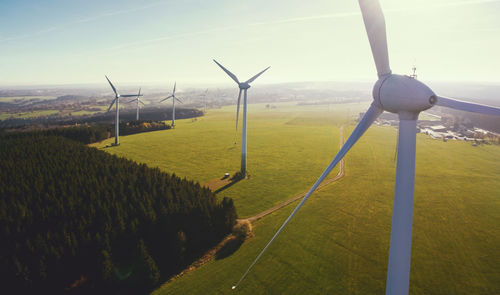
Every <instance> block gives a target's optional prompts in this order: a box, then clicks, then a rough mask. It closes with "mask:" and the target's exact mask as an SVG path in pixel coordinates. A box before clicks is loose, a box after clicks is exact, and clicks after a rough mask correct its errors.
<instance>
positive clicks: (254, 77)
mask: <svg viewBox="0 0 500 295" xmlns="http://www.w3.org/2000/svg"><path fill="white" fill-rule="evenodd" d="M269 68H270V67H267V68H265V69H264V70H263V71H262V72H260V73H258V74H257V75H255V76H253V77H252V78H250V79H248V80H247V81H246V82H245V83H252V82H253V81H254V80H255V79H257V78H258V77H259V76H260V75H262V74H263V73H264V72H265V71H267V69H269Z"/></svg>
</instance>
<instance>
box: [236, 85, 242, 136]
mask: <svg viewBox="0 0 500 295" xmlns="http://www.w3.org/2000/svg"><path fill="white" fill-rule="evenodd" d="M242 91H243V90H242V89H240V93H239V94H238V103H237V104H236V130H238V117H239V115H240V100H241V92H242Z"/></svg>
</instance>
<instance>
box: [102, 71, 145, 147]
mask: <svg viewBox="0 0 500 295" xmlns="http://www.w3.org/2000/svg"><path fill="white" fill-rule="evenodd" d="M104 77H106V80H108V82H109V85H110V86H111V88H113V92H114V93H115V98H114V99H113V101H112V102H111V104H110V105H109V108H108V110H107V111H106V112H109V110H111V107H113V104H115V103H116V116H115V144H114V145H119V144H120V142H119V135H120V134H119V132H120V108H119V106H120V97H134V96H137V97H139V96H142V94H140V93H138V94H118V92H117V91H116V88H115V86H114V85H113V83H111V81H109V78H108V76H106V75H105V76H104ZM139 92H140V91H139Z"/></svg>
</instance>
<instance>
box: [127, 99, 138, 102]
mask: <svg viewBox="0 0 500 295" xmlns="http://www.w3.org/2000/svg"><path fill="white" fill-rule="evenodd" d="M134 101H137V98H134V99H132V100H131V101H128V102H134Z"/></svg>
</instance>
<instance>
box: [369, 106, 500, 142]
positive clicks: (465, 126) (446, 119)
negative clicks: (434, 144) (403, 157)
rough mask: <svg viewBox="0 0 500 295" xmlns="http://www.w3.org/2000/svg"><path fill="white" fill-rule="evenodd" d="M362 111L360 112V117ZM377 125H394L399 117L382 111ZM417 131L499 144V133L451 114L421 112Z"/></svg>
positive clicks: (455, 138) (435, 137)
mask: <svg viewBox="0 0 500 295" xmlns="http://www.w3.org/2000/svg"><path fill="white" fill-rule="evenodd" d="M363 115H364V113H360V118H361V117H362V116H363ZM375 124H376V125H379V126H395V127H396V128H397V126H398V124H399V119H398V115H397V114H392V113H387V112H384V113H383V114H382V115H380V117H379V118H378V119H377V121H376V122H375ZM417 132H419V133H424V134H426V135H428V136H430V137H431V138H433V139H438V140H442V141H448V140H463V141H470V142H472V145H473V146H476V145H478V144H489V143H495V144H500V134H499V133H496V132H493V131H489V130H484V129H481V128H478V127H475V126H473V125H472V123H471V122H468V121H464V120H460V119H459V118H457V117H454V116H452V115H443V116H439V115H436V114H431V113H427V112H423V113H422V114H421V115H420V117H419V120H418V122H417Z"/></svg>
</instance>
